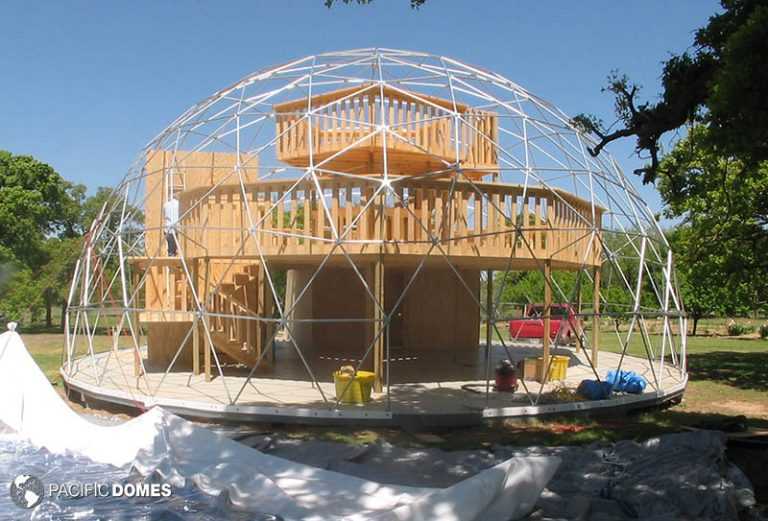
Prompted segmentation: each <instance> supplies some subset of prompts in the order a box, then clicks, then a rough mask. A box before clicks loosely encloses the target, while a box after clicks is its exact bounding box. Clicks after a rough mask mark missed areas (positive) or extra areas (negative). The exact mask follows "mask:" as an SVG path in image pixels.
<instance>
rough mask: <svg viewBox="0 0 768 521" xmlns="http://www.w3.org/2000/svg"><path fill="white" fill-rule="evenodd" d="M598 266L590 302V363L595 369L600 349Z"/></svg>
mask: <svg viewBox="0 0 768 521" xmlns="http://www.w3.org/2000/svg"><path fill="white" fill-rule="evenodd" d="M600 272H601V269H600V266H596V267H595V269H594V282H595V283H594V289H593V296H592V299H593V304H592V312H593V313H594V315H592V365H594V366H595V369H597V355H598V352H599V350H600Z"/></svg>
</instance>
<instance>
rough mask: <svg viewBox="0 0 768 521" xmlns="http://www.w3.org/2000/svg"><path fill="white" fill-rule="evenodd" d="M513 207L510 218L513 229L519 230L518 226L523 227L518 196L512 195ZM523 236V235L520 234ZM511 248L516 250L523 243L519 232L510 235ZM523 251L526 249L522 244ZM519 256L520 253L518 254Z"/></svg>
mask: <svg viewBox="0 0 768 521" xmlns="http://www.w3.org/2000/svg"><path fill="white" fill-rule="evenodd" d="M511 205H512V208H511V210H510V214H509V215H510V217H511V223H512V227H513V228H517V226H518V225H520V226H522V221H521V217H520V216H519V215H517V194H512V195H511ZM520 235H521V236H522V234H520ZM509 237H510V247H511V248H512V249H513V250H515V249H517V245H518V244H519V243H522V239H521V238H520V237H519V236H518V233H517V231H514V232H513V233H512V234H510V236H509ZM520 246H521V247H522V248H523V249H525V247H524V246H523V245H522V244H521V245H520ZM517 254H518V255H519V253H517Z"/></svg>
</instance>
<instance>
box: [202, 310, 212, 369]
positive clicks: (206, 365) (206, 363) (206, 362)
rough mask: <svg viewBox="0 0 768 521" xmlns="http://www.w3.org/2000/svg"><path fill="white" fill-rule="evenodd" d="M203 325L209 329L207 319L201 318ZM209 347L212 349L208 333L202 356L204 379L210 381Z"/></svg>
mask: <svg viewBox="0 0 768 521" xmlns="http://www.w3.org/2000/svg"><path fill="white" fill-rule="evenodd" d="M203 327H205V328H206V329H207V330H208V331H210V330H211V326H210V324H209V323H208V319H205V318H204V319H203ZM211 349H213V346H212V345H211V342H210V340H209V339H208V334H206V335H205V351H204V353H205V355H204V356H203V372H205V381H206V382H210V381H211Z"/></svg>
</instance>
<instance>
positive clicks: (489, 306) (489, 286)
mask: <svg viewBox="0 0 768 521" xmlns="http://www.w3.org/2000/svg"><path fill="white" fill-rule="evenodd" d="M486 274H487V276H488V282H487V283H486V285H485V286H486V287H485V291H486V293H487V294H486V295H485V315H486V319H485V343H486V346H487V348H488V350H489V351H490V347H491V331H492V330H493V322H492V320H493V319H494V317H495V315H496V313H494V311H493V270H488V271H487V272H486Z"/></svg>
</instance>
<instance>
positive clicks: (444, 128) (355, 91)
mask: <svg viewBox="0 0 768 521" xmlns="http://www.w3.org/2000/svg"><path fill="white" fill-rule="evenodd" d="M382 91H383V96H382ZM307 105H308V103H307V101H306V100H297V101H292V102H287V103H283V104H280V105H276V106H275V108H274V109H275V112H276V114H277V116H276V127H277V128H276V131H277V143H276V148H277V158H278V159H279V160H280V161H284V162H286V163H289V164H291V165H294V166H301V167H306V166H307V165H308V164H309V157H310V152H311V153H312V157H313V159H314V164H315V165H320V167H321V168H325V169H327V170H336V171H342V172H354V173H358V174H366V173H371V174H378V173H380V172H381V171H382V169H383V161H384V157H383V156H384V149H386V154H387V167H388V170H389V171H390V172H391V173H395V174H418V173H425V172H433V171H439V170H444V169H446V168H448V166H449V165H451V164H455V163H456V162H457V160H458V162H459V163H460V164H461V166H462V167H463V168H464V169H465V170H466V171H467V172H468V174H469V175H472V176H474V177H482V176H483V175H487V174H490V173H492V172H493V171H494V170H495V169H496V168H497V167H498V163H497V157H496V146H495V144H496V143H497V142H498V123H497V117H496V114H494V113H492V112H487V111H481V110H475V109H472V108H470V107H467V106H466V105H461V104H457V105H456V106H455V112H456V113H458V114H459V116H460V117H454V115H453V114H454V105H453V103H451V102H449V101H447V100H443V99H440V98H435V97H430V96H421V95H417V94H411V93H408V92H406V91H400V90H396V89H393V88H391V87H385V88H384V89H382V88H380V87H379V86H378V85H369V86H367V87H366V86H357V87H353V88H348V89H343V90H339V91H335V92H332V93H327V94H323V95H319V96H316V97H313V98H312V107H311V110H312V114H311V115H310V116H307V115H306V114H307V109H308V106H307ZM382 124H383V125H386V126H387V127H388V128H389V129H390V132H389V133H386V134H384V133H381V132H378V133H376V132H375V131H376V129H377V128H378V127H379V126H380V125H382ZM371 134H374V135H373V136H371ZM341 151H344V152H343V153H341V154H339V152H341Z"/></svg>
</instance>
